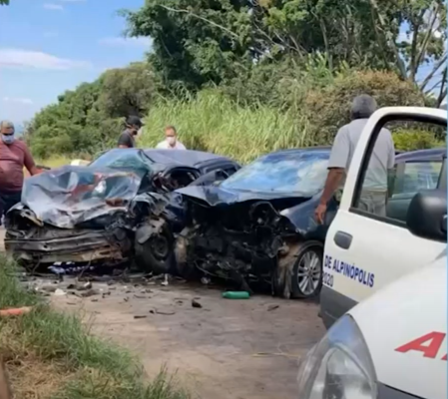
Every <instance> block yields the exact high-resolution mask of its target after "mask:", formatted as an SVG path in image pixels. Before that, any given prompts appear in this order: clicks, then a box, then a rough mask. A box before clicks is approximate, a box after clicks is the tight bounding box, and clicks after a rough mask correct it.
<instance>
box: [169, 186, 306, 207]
mask: <svg viewBox="0 0 448 399" xmlns="http://www.w3.org/2000/svg"><path fill="white" fill-rule="evenodd" d="M175 192H176V193H179V194H182V195H183V196H185V197H189V198H190V199H193V200H198V201H199V202H205V203H206V204H207V205H209V206H218V205H221V204H226V205H231V204H236V203H241V202H246V201H259V200H266V201H270V200H276V199H283V198H303V199H307V198H310V196H309V195H307V194H300V193H292V194H291V195H288V196H286V195H285V193H274V192H272V193H269V192H266V193H265V192H252V191H242V190H238V191H237V190H227V189H225V188H222V187H220V186H213V185H210V186H188V187H184V188H181V189H178V190H176V191H175Z"/></svg>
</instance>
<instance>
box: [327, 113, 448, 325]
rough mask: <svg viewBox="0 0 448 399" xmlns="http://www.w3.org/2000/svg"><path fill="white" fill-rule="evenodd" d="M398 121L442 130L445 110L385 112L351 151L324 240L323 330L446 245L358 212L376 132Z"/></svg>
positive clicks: (370, 123)
mask: <svg viewBox="0 0 448 399" xmlns="http://www.w3.org/2000/svg"><path fill="white" fill-rule="evenodd" d="M402 120H406V121H408V120H411V121H416V122H424V123H432V124H434V125H436V126H437V127H440V126H443V127H444V129H445V130H446V112H443V111H441V110H436V109H430V108H414V107H391V108H383V109H381V110H379V111H377V112H376V113H375V114H374V115H372V117H371V118H370V119H369V121H368V123H367V125H366V126H365V128H364V130H363V132H362V134H361V137H360V139H359V142H358V144H357V147H356V149H355V153H354V156H353V159H352V162H351V165H350V169H349V171H348V174H347V179H346V182H345V186H344V192H343V195H342V199H341V203H340V207H339V210H338V212H337V214H336V216H335V218H334V220H333V221H332V223H331V225H330V227H329V230H328V233H327V236H326V241H325V251H324V273H325V274H326V275H327V278H326V279H325V281H324V287H323V289H322V292H321V301H320V302H321V312H320V314H321V316H322V317H323V318H324V322H325V324H326V325H327V326H329V325H330V324H331V322H332V321H334V320H335V319H337V318H338V317H340V316H341V315H342V314H343V313H345V312H346V311H347V310H349V309H350V308H351V307H352V306H353V305H355V304H356V303H358V302H360V301H361V300H363V299H365V298H367V297H368V296H370V295H371V294H372V293H374V292H375V291H376V290H378V289H379V288H381V287H384V286H385V285H387V284H388V283H390V282H392V281H394V280H396V279H397V278H399V277H400V276H402V275H404V274H406V273H408V272H410V271H412V270H414V269H417V268H419V267H423V266H424V265H426V264H429V263H430V262H431V261H432V260H434V259H435V258H436V257H437V256H438V255H439V254H440V253H441V252H442V251H443V250H444V249H445V248H446V243H443V242H437V241H431V240H426V239H422V238H419V237H416V236H414V235H412V234H411V233H410V232H409V230H408V229H407V227H406V223H405V221H403V220H397V219H394V218H392V217H389V216H387V213H386V216H378V215H375V214H372V213H369V212H366V211H364V210H361V207H360V196H361V193H362V192H363V184H364V177H365V175H366V173H367V169H368V167H369V161H370V157H371V154H372V153H373V147H374V145H375V141H376V139H377V137H378V135H379V133H380V130H381V128H382V127H384V126H385V124H386V123H389V122H391V121H402ZM417 180H418V178H417ZM419 185H420V183H418V184H417V187H418V186H419ZM414 189H415V188H414Z"/></svg>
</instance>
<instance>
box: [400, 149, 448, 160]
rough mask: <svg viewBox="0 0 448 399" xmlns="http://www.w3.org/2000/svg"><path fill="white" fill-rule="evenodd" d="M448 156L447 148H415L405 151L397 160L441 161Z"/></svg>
mask: <svg viewBox="0 0 448 399" xmlns="http://www.w3.org/2000/svg"><path fill="white" fill-rule="evenodd" d="M444 158H446V148H431V149H427V150H415V151H408V152H403V153H402V154H399V155H397V157H396V158H395V161H396V162H397V163H402V162H419V161H441V160H443V159H444Z"/></svg>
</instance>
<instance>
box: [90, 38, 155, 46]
mask: <svg viewBox="0 0 448 399" xmlns="http://www.w3.org/2000/svg"><path fill="white" fill-rule="evenodd" d="M99 43H100V44H102V45H105V46H136V47H150V46H151V44H152V40H151V39H150V38H149V37H106V38H104V39H100V40H99Z"/></svg>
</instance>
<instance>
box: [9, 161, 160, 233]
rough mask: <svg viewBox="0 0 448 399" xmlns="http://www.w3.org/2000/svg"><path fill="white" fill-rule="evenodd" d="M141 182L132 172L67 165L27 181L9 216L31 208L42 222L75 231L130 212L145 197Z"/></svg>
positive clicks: (145, 200)
mask: <svg viewBox="0 0 448 399" xmlns="http://www.w3.org/2000/svg"><path fill="white" fill-rule="evenodd" d="M141 180H142V179H141V177H139V176H138V175H137V174H134V173H132V172H129V171H118V170H114V169H106V168H105V169H96V168H95V169H93V168H89V167H83V166H71V165H70V166H64V167H62V168H58V169H55V170H51V171H48V172H44V173H42V174H40V175H36V176H33V177H30V178H28V179H26V180H25V182H24V186H23V191H22V201H21V203H20V204H17V205H16V206H15V207H13V208H12V209H11V210H10V211H9V212H8V215H9V214H10V213H12V212H17V211H20V210H23V209H24V208H25V209H26V208H28V209H29V210H31V211H32V212H33V213H34V216H35V218H36V219H37V220H38V221H41V222H43V223H47V224H49V225H52V226H55V227H59V228H66V229H70V228H74V227H75V226H77V225H80V224H82V223H85V222H87V221H91V220H93V219H97V218H100V217H101V216H105V215H108V216H111V217H113V216H114V215H116V214H117V213H125V212H128V211H129V209H130V207H132V205H133V204H134V203H135V201H138V199H139V197H142V196H138V195H137V194H138V190H139V188H140V184H141ZM141 199H142V198H141ZM143 200H144V202H148V200H149V201H151V199H149V198H145V199H143ZM153 200H154V199H153ZM7 217H8V216H7ZM111 220H112V219H111ZM6 224H7V223H6Z"/></svg>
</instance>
